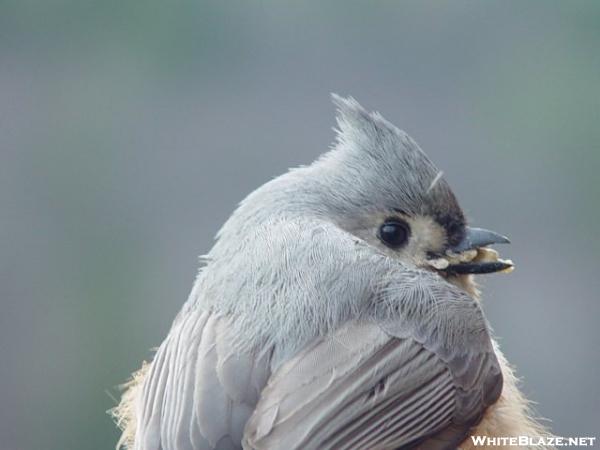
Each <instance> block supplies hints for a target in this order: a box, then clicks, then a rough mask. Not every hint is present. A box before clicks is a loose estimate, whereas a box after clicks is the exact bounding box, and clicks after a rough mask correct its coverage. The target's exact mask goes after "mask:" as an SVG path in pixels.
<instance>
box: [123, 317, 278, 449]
mask: <svg viewBox="0 0 600 450" xmlns="http://www.w3.org/2000/svg"><path fill="white" fill-rule="evenodd" d="M228 339H229V336H228V320H227V318H225V317H223V316H219V315H215V314H212V313H210V312H206V311H204V312H203V311H200V310H198V311H188V313H187V314H185V315H181V316H180V318H179V319H178V320H177V321H176V322H175V324H174V325H173V328H172V329H171V331H170V333H169V335H168V337H167V339H165V341H164V342H163V344H162V345H161V347H160V348H159V349H158V352H157V354H156V357H155V359H154V361H153V362H152V363H151V366H150V368H149V371H148V374H147V376H146V378H145V380H144V382H143V386H142V389H141V391H140V392H141V395H140V396H139V397H138V399H137V403H136V404H137V405H138V414H137V417H138V423H137V429H136V436H135V447H134V448H135V449H137V450H171V449H172V450H205V449H223V450H227V449H239V448H241V440H242V436H243V430H244V426H245V424H246V422H247V420H248V418H249V417H250V415H251V414H252V411H253V409H254V406H255V404H256V402H257V401H258V397H259V394H260V391H261V390H262V387H263V386H264V385H265V384H266V381H267V379H268V377H269V374H270V370H269V362H268V358H269V357H270V355H269V353H266V352H265V353H262V354H260V355H254V354H238V353H236V352H235V351H234V350H233V348H234V346H232V345H231V343H230V342H229V341H228Z"/></svg>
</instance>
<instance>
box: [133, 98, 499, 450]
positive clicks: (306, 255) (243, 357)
mask: <svg viewBox="0 0 600 450" xmlns="http://www.w3.org/2000/svg"><path fill="white" fill-rule="evenodd" d="M334 102H335V103H336V105H337V107H338V111H339V114H338V126H339V130H338V138H337V141H336V143H335V145H334V147H333V148H332V149H331V150H330V151H329V152H328V153H326V154H325V155H323V156H322V157H321V158H320V159H318V160H317V161H315V162H314V163H313V164H312V165H310V166H307V167H301V168H297V169H293V170H291V171H289V172H288V173H287V174H285V175H283V176H281V177H278V178H276V179H274V180H272V181H270V182H268V183H266V184H265V185H264V186H262V187H260V188H259V189H257V190H256V191H255V192H253V193H252V194H250V195H249V196H248V197H247V198H246V199H245V200H244V201H243V202H242V203H241V205H240V207H239V208H238V209H237V210H236V211H235V212H234V213H233V215H232V216H231V218H230V219H229V220H228V221H227V222H226V223H225V225H224V226H223V228H222V229H221V230H220V232H219V233H218V236H217V237H218V239H217V242H216V244H215V246H214V247H213V249H212V250H211V251H210V253H209V254H208V255H206V256H205V266H204V267H203V268H202V269H201V271H200V273H199V275H198V278H197V280H196V283H195V285H194V288H193V290H192V292H191V294H190V297H189V299H188V301H187V303H186V304H185V305H184V307H183V309H182V311H181V312H180V313H179V315H178V316H177V318H176V319H175V322H174V323H173V326H172V328H171V330H170V332H169V335H168V336H167V338H166V339H165V341H164V342H163V343H162V345H161V346H160V348H159V350H158V351H157V353H156V355H155V358H154V360H153V362H152V363H151V364H150V365H149V366H148V369H147V371H145V373H144V376H143V377H142V378H141V381H139V383H138V384H137V385H136V386H135V387H134V388H133V389H132V390H131V391H130V394H129V396H128V397H127V400H126V402H127V405H126V408H125V410H126V411H127V413H126V414H122V420H123V421H124V422H126V424H128V431H127V433H129V434H128V435H126V436H125V438H126V439H128V440H129V444H130V446H131V448H135V449H140V450H141V449H144V450H159V449H164V450H167V449H173V450H191V449H195V450H201V449H202V450H204V449H212V448H219V449H229V448H232V449H233V448H241V447H242V446H243V447H244V448H248V449H250V448H256V449H280V448H281V449H284V448H285V449H394V448H423V449H447V448H448V449H449V448H456V446H457V445H458V444H459V443H460V442H461V441H463V440H464V439H465V438H466V436H467V435H468V433H469V432H470V430H471V429H472V427H473V426H475V425H476V424H477V423H478V421H479V420H480V419H481V417H482V415H483V414H484V412H485V410H486V408H487V407H488V406H489V405H491V404H493V403H494V402H495V401H496V400H497V399H498V397H499V395H500V393H501V391H502V371H501V369H500V365H499V363H498V360H497V358H496V353H495V351H494V348H493V345H492V341H491V338H490V332H489V327H488V325H487V322H486V320H485V318H484V316H483V314H482V311H481V309H480V306H479V304H478V302H476V301H475V300H474V299H473V298H472V296H471V295H470V294H469V293H467V292H466V291H465V290H464V289H463V288H462V287H463V284H462V283H465V282H466V283H468V282H469V281H468V280H466V281H465V279H463V278H461V279H460V281H456V282H455V280H453V279H452V278H451V277H443V276H441V275H440V274H439V273H438V272H436V271H433V270H430V269H428V268H426V267H425V264H424V263H425V261H426V259H427V258H428V257H429V255H430V254H431V253H432V252H433V253H436V252H442V251H444V250H445V249H446V248H448V247H449V246H451V245H455V244H457V243H458V242H459V241H460V240H461V239H462V237H463V234H464V229H465V219H464V215H463V213H462V211H461V209H460V207H459V205H458V203H457V201H456V199H455V197H454V195H453V193H452V191H451V190H450V187H449V186H448V184H447V183H446V181H445V180H444V179H443V178H442V177H440V175H439V174H440V172H439V170H438V169H437V168H436V167H435V166H434V165H433V163H432V162H431V161H430V160H429V159H428V158H427V156H426V155H425V154H424V153H423V152H422V151H421V150H420V149H419V147H418V146H417V144H416V143H415V142H414V141H413V140H412V139H411V138H410V137H408V136H407V135H406V134H405V133H404V132H402V131H400V130H398V129H397V128H396V127H395V126H393V125H391V124H390V123H389V122H387V121H386V120H385V119H383V118H382V117H381V116H380V115H379V114H377V113H368V112H366V111H365V110H364V109H363V108H362V107H361V106H360V105H359V104H358V103H357V102H356V101H355V100H353V99H351V98H350V99H342V98H340V97H337V96H334ZM396 214H401V215H402V216H403V217H406V218H407V219H406V220H407V221H409V223H410V226H411V235H410V239H409V241H408V244H407V245H406V246H405V247H404V248H403V249H402V250H399V251H397V250H392V249H390V248H388V247H386V246H385V245H384V244H383V243H382V242H381V241H380V240H379V239H378V236H377V227H378V226H379V225H380V224H381V222H382V221H383V220H385V218H386V217H388V216H390V215H396ZM457 280H458V279H457ZM123 416H126V417H123Z"/></svg>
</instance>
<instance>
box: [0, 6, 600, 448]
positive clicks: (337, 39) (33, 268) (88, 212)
mask: <svg viewBox="0 0 600 450" xmlns="http://www.w3.org/2000/svg"><path fill="white" fill-rule="evenodd" d="M599 49H600V2H594V1H587V2H586V1H577V0H575V1H569V2H564V1H560V2H559V1H526V2H522V1H502V2H500V1H496V2H488V1H485V2H484V1H479V2H474V1H469V2H464V1H454V2H444V1H411V2H406V1H402V2H392V1H382V2H367V1H364V2H353V1H341V0H340V1H320V2H317V1H314V2H276V1H262V2H253V1H248V2H240V1H232V2H212V3H206V2H203V1H200V0H194V1H192V0H181V1H173V2H164V1H158V0H148V1H144V2H138V1H122V0H118V1H117V0H106V1H90V0H86V1H84V0H77V1H75V0H45V1H43V0H39V1H34V0H3V1H0V207H1V214H0V255H1V256H0V301H1V303H0V305H1V308H2V309H1V311H0V449H2V450H30V449H57V450H58V449H107V448H112V447H113V446H114V444H115V442H116V439H117V431H116V429H115V427H114V426H113V424H112V423H111V420H110V418H109V417H108V416H107V415H106V414H105V411H106V410H107V409H109V408H110V407H112V406H113V405H114V401H113V399H112V397H113V396H118V389H117V388H116V386H117V385H118V384H119V383H121V382H123V381H124V380H126V379H127V377H128V375H129V373H130V372H131V371H133V370H134V369H136V368H137V367H138V366H139V365H140V363H141V361H142V360H143V359H148V358H149V357H150V356H151V351H150V349H151V348H152V347H155V346H157V345H158V344H159V343H160V342H161V340H162V338H163V337H164V336H165V334H166V332H167V330H168V328H169V325H170V323H171V320H172V319H173V317H174V316H175V314H176V312H177V310H178V309H179V307H180V306H181V304H182V303H183V302H184V300H185V299H186V297H187V294H188V291H189V289H190V288H191V285H192V282H193V279H194V276H195V273H196V270H197V266H198V261H197V255H200V254H202V253H205V252H207V251H208V249H209V248H210V246H211V244H212V240H213V236H214V234H215V233H216V231H217V230H218V228H219V226H220V224H221V223H223V221H224V220H225V219H226V218H227V217H228V215H229V214H230V212H231V211H232V209H233V208H234V207H235V205H236V204H237V202H238V201H239V200H241V199H242V198H243V197H244V196H245V195H246V194H247V193H248V192H249V191H251V190H252V189H253V188H255V187H257V186H259V185H260V184H262V183H263V182H265V181H267V180H269V179H270V178H272V177H274V176H276V175H278V174H280V173H281V172H283V171H285V170H286V169H287V168H288V167H291V166H296V165H299V164H305V163H309V162H310V161H311V160H312V159H313V158H315V157H316V156H317V155H319V154H320V153H321V152H323V151H325V150H326V149H327V148H328V146H329V144H330V142H331V141H332V139H333V132H332V131H331V127H332V126H333V125H334V119H333V107H332V105H331V104H330V101H329V97H328V96H329V93H330V92H331V91H334V92H338V93H340V94H343V95H348V94H351V95H353V96H355V97H356V98H357V99H358V100H359V101H361V102H362V103H363V104H364V105H365V106H367V107H369V108H371V109H377V110H379V111H381V112H382V113H383V114H384V115H385V116H386V117H387V118H388V119H389V120H391V121H392V122H394V123H395V124H397V125H399V126H400V127H402V128H404V129H405V130H406V131H407V132H409V133H410V134H411V135H412V136H413V137H414V138H415V139H416V140H417V141H418V142H419V143H420V144H421V146H422V147H423V148H424V149H425V150H426V151H427V152H428V153H429V155H430V156H431V157H432V158H433V160H434V161H436V163H437V165H438V166H439V167H440V168H441V169H443V170H444V172H445V174H446V178H447V179H448V180H449V181H450V183H451V184H452V185H453V187H454V189H455V191H456V193H457V195H458V197H459V199H460V200H461V202H462V204H463V206H464V208H465V210H466V211H467V212H468V214H469V216H470V217H471V219H472V222H473V223H474V224H476V225H480V226H489V227H490V228H493V229H496V230H498V231H500V232H503V233H505V234H507V235H509V236H511V238H512V241H513V245H512V246H510V247H507V248H504V249H503V252H504V254H505V255H506V256H509V257H512V258H513V259H514V260H515V262H516V264H517V270H516V271H515V273H514V274H512V275H511V276H508V277H505V276H495V277H489V278H484V279H483V283H484V288H485V309H486V312H487V314H488V317H489V318H490V320H491V322H492V324H493V326H494V329H495V331H496V334H497V335H499V336H500V341H501V343H502V344H503V348H504V350H505V352H506V354H507V356H508V357H509V359H510V360H511V361H512V362H513V363H514V364H515V365H516V366H517V367H518V369H519V373H520V375H522V376H523V377H524V390H525V391H526V392H527V394H528V395H529V396H530V397H531V398H532V399H534V400H535V401H537V402H539V406H538V410H539V412H540V414H542V415H543V416H544V417H548V418H549V419H551V420H552V429H553V431H554V432H556V433H558V434H562V435H584V436H585V435H587V436H589V435H594V434H595V433H597V432H598V431H599V427H598V424H600V387H599V386H600V385H599V384H598V372H599V371H600V352H599V351H598V343H599V342H600V331H599V329H598V317H600V301H599V300H600V298H599V295H598V292H600V281H599V279H600V276H599V275H598V269H599V268H598V262H599V260H600V259H599V256H600V238H599V237H598V229H599V220H600V200H599V198H600V183H599V182H598V179H599V176H598V173H599V170H600V148H599V147H600V51H599Z"/></svg>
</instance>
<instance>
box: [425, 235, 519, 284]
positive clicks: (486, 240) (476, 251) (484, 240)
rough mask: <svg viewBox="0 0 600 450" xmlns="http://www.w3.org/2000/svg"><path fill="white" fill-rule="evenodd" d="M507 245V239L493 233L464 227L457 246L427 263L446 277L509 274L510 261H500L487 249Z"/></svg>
mask: <svg viewBox="0 0 600 450" xmlns="http://www.w3.org/2000/svg"><path fill="white" fill-rule="evenodd" d="M508 243H510V241H509V240H508V238H506V237H505V236H502V235H500V234H498V233H496V232H494V231H490V230H484V229H483V228H472V227H466V229H465V234H464V237H463V239H462V240H461V241H460V242H459V243H458V244H456V245H454V246H452V247H450V248H448V250H447V251H446V254H445V255H443V256H442V257H436V258H433V259H431V260H429V263H430V264H431V265H432V266H433V267H434V268H436V269H437V270H439V271H441V272H444V273H446V274H448V275H465V274H484V273H493V272H510V271H512V269H513V263H512V261H510V260H503V259H500V258H499V255H498V252H496V251H495V250H493V249H491V248H488V247H487V246H488V245H492V244H508Z"/></svg>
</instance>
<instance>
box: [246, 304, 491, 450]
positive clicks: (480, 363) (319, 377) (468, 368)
mask: <svg viewBox="0 0 600 450" xmlns="http://www.w3.org/2000/svg"><path fill="white" fill-rule="evenodd" d="M472 311H475V312H476V313H478V310H472ZM474 330H476V331H478V330H479V328H478V326H477V323H475V328H474ZM484 331H485V333H483V334H481V335H479V334H477V333H475V334H474V339H475V342H474V345H472V346H470V347H465V348H461V349H449V348H442V344H441V343H440V342H438V340H437V339H438V337H439V336H440V333H439V332H438V330H436V329H430V330H429V331H426V330H423V329H419V330H413V331H412V332H411V331H410V328H408V329H407V327H406V326H402V327H398V328H395V327H394V326H393V325H392V326H390V324H387V323H386V324H381V323H376V322H351V323H348V324H347V325H345V326H343V327H342V328H340V329H339V330H337V331H336V332H334V333H332V334H330V335H328V336H325V337H323V338H321V339H318V340H316V341H315V342H314V343H313V344H311V345H309V346H307V347H306V348H305V349H304V350H302V351H301V352H299V353H298V354H297V355H296V356H295V357H293V358H292V359H291V360H289V361H288V362H286V363H284V364H283V365H282V366H281V367H280V368H279V369H278V370H277V371H276V372H275V373H274V374H273V375H272V376H271V378H270V379H269V382H268V384H267V386H266V387H265V389H264V390H263V393H262V396H261V399H260V401H259V403H258V405H257V407H256V409H255V411H254V413H253V415H252V417H251V418H250V420H249V421H248V424H247V425H246V431H245V434H244V447H245V448H252V449H270V450H271V449H284V448H285V449H286V450H287V449H335V450H350V449H366V448H368V449H398V448H417V447H418V448H432V449H450V448H455V447H456V445H457V444H458V443H459V442H460V441H461V440H462V439H464V436H465V433H466V432H467V431H468V429H469V428H470V427H471V426H473V425H474V424H475V423H476V421H477V420H479V418H480V416H481V414H482V413H483V411H484V409H485V407H486V406H487V405H489V404H490V403H491V402H493V401H495V399H496V398H497V396H498V394H499V389H498V384H499V383H500V385H501V376H500V377H498V374H499V369H498V366H497V361H496V359H495V357H494V355H493V352H492V351H491V347H490V346H488V345H485V342H483V343H482V342H480V340H481V339H483V340H484V341H485V340H486V339H487V340H489V336H487V331H486V329H484ZM426 443H428V445H431V447H427V446H423V445H425V444H426ZM421 446H423V447H421Z"/></svg>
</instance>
